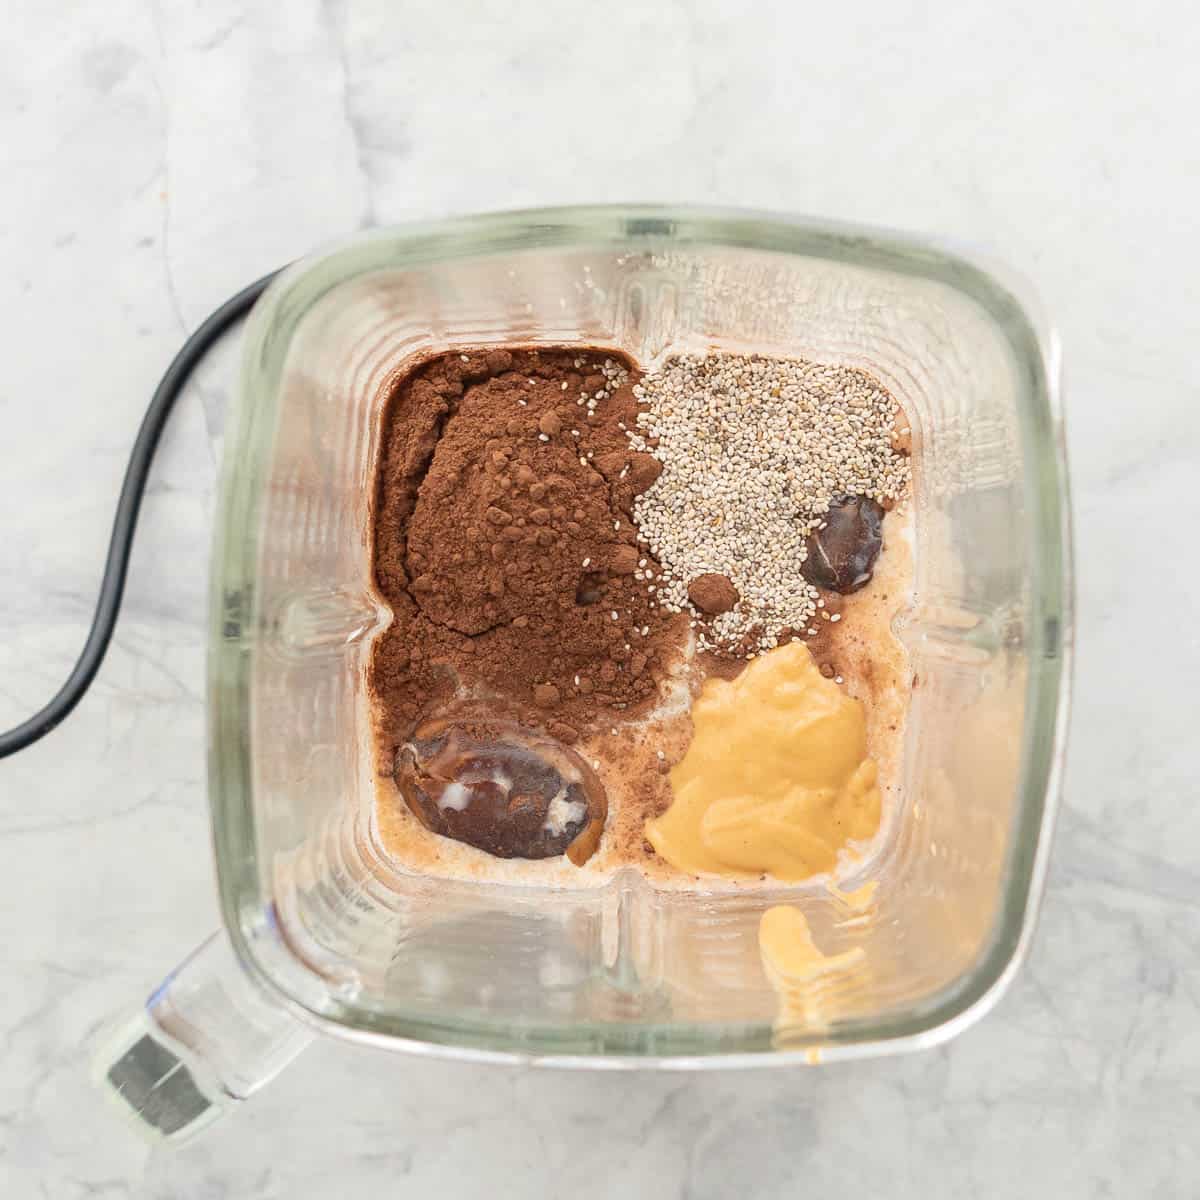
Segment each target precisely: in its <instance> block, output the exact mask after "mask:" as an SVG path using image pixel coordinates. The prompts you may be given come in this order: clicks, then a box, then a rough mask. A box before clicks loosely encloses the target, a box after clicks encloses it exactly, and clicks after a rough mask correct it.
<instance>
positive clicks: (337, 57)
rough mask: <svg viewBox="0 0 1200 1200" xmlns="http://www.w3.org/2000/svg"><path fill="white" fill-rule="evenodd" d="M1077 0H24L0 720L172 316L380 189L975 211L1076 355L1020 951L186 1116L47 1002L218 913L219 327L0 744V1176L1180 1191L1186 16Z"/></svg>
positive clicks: (1188, 365)
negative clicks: (548, 1064) (121, 578)
mask: <svg viewBox="0 0 1200 1200" xmlns="http://www.w3.org/2000/svg"><path fill="white" fill-rule="evenodd" d="M1151 7H1152V8H1156V9H1161V11H1157V12H1155V13H1148V12H1146V11H1145V6H1142V7H1141V8H1136V7H1131V6H1127V5H1120V4H1117V3H1115V2H1112V0H1105V2H1104V3H1101V4H1099V5H1091V6H1087V7H1079V6H1058V7H1054V6H1045V5H1042V4H1036V3H1034V2H1033V0H1016V2H1015V3H1014V4H1010V5H1004V6H997V5H995V4H992V3H988V2H986V0H965V2H963V3H960V4H956V5H953V6H945V7H943V8H941V9H940V10H937V11H936V14H935V12H934V10H926V9H924V8H921V7H920V6H917V7H910V6H904V5H901V6H896V5H894V4H884V3H882V2H879V0H871V2H869V3H867V4H860V5H831V6H823V7H816V6H809V5H773V6H768V5H759V6H755V5H752V6H750V7H749V8H747V7H746V6H744V5H743V6H737V5H732V4H725V3H721V2H720V0H695V2H691V0H680V2H678V3H667V4H661V5H651V6H640V5H630V6H627V7H622V6H609V8H607V9H606V10H605V12H604V15H603V17H601V16H600V15H599V10H598V9H596V8H595V6H592V5H587V4H584V3H582V2H581V0H568V2H566V3H563V4H561V5H557V6H546V5H506V6H498V5H492V4H485V3H478V4H466V5H455V4H416V5H408V6H395V5H390V4H387V3H385V2H384V0H330V2H329V3H326V4H318V3H315V2H314V0H296V2H295V3H290V4H287V5H279V4H269V3H266V0H217V2H214V3H211V4H204V5H182V4H176V3H172V2H170V0H165V2H158V0H154V2H152V0H112V2H111V3H107V4H104V5H65V4H64V5H42V4H35V3H32V2H30V3H18V4H17V5H16V6H15V11H14V13H11V14H6V16H7V21H6V34H7V36H5V37H4V38H3V39H0V148H2V149H0V155H2V156H3V161H4V167H5V169H4V171H3V172H2V173H0V178H2V179H3V183H2V185H0V261H2V262H3V263H4V267H5V269H4V271H3V272H2V273H0V313H2V314H3V321H4V331H5V337H4V343H3V344H4V370H3V374H2V375H0V417H2V424H0V428H2V429H3V436H2V437H0V530H2V531H3V538H2V540H0V724H5V725H7V724H9V723H12V722H13V721H15V720H16V719H18V718H19V717H21V716H23V715H24V714H25V713H26V712H27V711H29V710H31V709H32V708H33V707H34V706H36V705H38V704H40V703H41V702H43V701H44V700H45V698H46V697H47V696H48V695H49V694H50V693H51V692H52V691H53V690H54V688H55V687H56V686H57V685H58V683H59V682H60V680H61V679H62V677H63V676H64V675H65V673H66V671H67V670H68V668H69V665H70V663H71V661H72V659H73V657H74V655H75V653H76V652H77V650H78V647H79V645H80V643H81V640H82V637H83V634H84V631H85V628H86V623H87V621H88V618H89V615H90V607H91V604H92V597H93V593H94V589H95V586H96V581H97V575H98V571H99V567H100V564H101V561H102V557H103V549H104V543H105V539H106V537H107V533H108V527H109V522H110V519H111V510H112V505H113V501H114V498H115V495H116V489H117V486H118V484H119V480H120V477H121V473H122V471H123V468H124V462H125V455H126V452H127V449H128V447H129V444H130V442H131V439H132V437H133V434H134V432H135V430H136V426H137V423H138V421H139V419H140V417H141V414H142V411H143V410H144V407H145V404H146V402H147V399H148V396H149V393H150V390H151V388H152V387H153V385H154V383H155V382H156V380H157V378H158V375H159V373H160V371H161V369H162V368H163V366H164V365H165V364H166V362H167V360H168V359H169V357H170V355H171V354H172V352H173V350H174V349H175V347H176V346H177V345H178V343H179V340H180V338H181V336H182V335H183V333H184V331H185V330H187V329H190V328H193V327H194V326H195V324H196V323H197V322H198V321H199V320H200V319H201V318H202V317H203V316H204V314H205V313H206V312H207V311H208V310H209V309H210V307H211V306H212V305H213V304H215V303H216V302H217V301H219V300H220V299H222V298H223V297H224V296H225V295H226V294H228V293H229V292H231V291H233V290H234V289H235V288H237V287H238V286H240V285H241V284H242V283H243V282H245V281H247V280H249V279H250V278H252V277H254V276H256V275H258V274H260V273H261V272H263V271H265V270H268V269H270V268H272V267H274V266H276V265H279V264H280V263H282V262H284V261H287V260H289V259H291V258H294V257H296V256H297V255H300V254H302V253H304V252H306V251H307V250H309V249H310V248H311V247H313V246H314V245H315V244H318V243H321V242H323V241H326V240H328V239H330V238H333V237H336V236H339V235H341V234H343V233H346V232H348V231H352V230H354V229H357V228H360V227H362V226H364V225H367V224H372V223H377V222H386V221H392V220H399V219H403V218H406V217H412V216H417V215H427V214H437V213H445V212H458V211H470V210H478V209H485V208H495V207H510V206H515V205H523V204H531V203H553V202H568V201H583V200H596V201H604V200H628V199H664V200H665V199H671V200H686V201H693V202H702V203H729V204H739V205H748V206H761V207H767V208H775V209H782V210H793V211H806V212H813V213H820V214H824V215H831V216H837V217H843V218H847V219H853V220H860V221H865V222H873V223H882V224H888V225H894V226H901V227H909V228H914V229H925V230H929V231H934V232H938V233H941V234H945V235H949V236H952V237H955V238H960V239H964V240H967V241H969V242H974V243H978V244H981V245H984V246H986V247H988V248H990V249H992V250H994V251H995V252H997V253H998V254H999V255H1000V256H1002V257H1003V258H1006V259H1008V260H1009V261H1011V262H1012V263H1013V264H1015V265H1017V266H1018V267H1020V268H1021V269H1023V270H1024V272H1025V273H1026V274H1028V275H1029V276H1030V277H1032V278H1033V279H1034V280H1035V281H1036V284H1037V286H1038V289H1039V290H1040V292H1041V294H1042V296H1043V299H1044V301H1045V304H1046V306H1047V308H1048V310H1049V311H1050V313H1051V314H1053V316H1054V318H1055V320H1056V322H1057V324H1058V325H1059V327H1060V329H1061V331H1062V335H1063V341H1064V347H1065V354H1066V362H1067V368H1068V385H1069V397H1068V398H1069V404H1070V419H1069V424H1070V429H1069V441H1070V450H1071V453H1072V456H1073V461H1072V466H1073V472H1074V484H1075V499H1076V532H1077V562H1078V577H1079V613H1080V623H1079V638H1078V642H1079V655H1078V670H1077V676H1076V684H1077V703H1076V708H1075V719H1074V731H1073V739H1072V747H1071V753H1070V759H1069V770H1068V779H1067V790H1066V796H1065V803H1064V807H1063V812H1062V818H1061V822H1060V828H1059V834H1058V838H1057V845H1056V852H1055V857H1054V864H1053V868H1052V873H1051V880H1050V887H1049V891H1048V895H1047V899H1046V903H1045V907H1044V911H1043V916H1042V921H1041V926H1040V929H1039V933H1038V937H1037V940H1036V944H1035V947H1034V951H1033V954H1032V957H1031V959H1030V961H1029V963H1028V965H1027V967H1026V969H1025V970H1024V971H1023V973H1022V974H1021V976H1020V977H1019V979H1018V981H1017V983H1016V985H1015V986H1014V987H1013V989H1012V991H1011V992H1010V993H1009V995H1008V996H1007V997H1006V998H1005V999H1004V1001H1003V1002H1002V1003H1001V1004H1000V1006H999V1007H998V1008H997V1010H996V1011H995V1012H994V1013H993V1014H992V1015H991V1016H989V1017H988V1018H987V1019H986V1020H985V1021H984V1022H983V1023H982V1024H981V1025H980V1026H978V1027H977V1028H975V1029H974V1030H972V1031H970V1032H969V1033H968V1034H966V1035H965V1036H964V1037H963V1038H961V1039H960V1040H958V1041H957V1042H955V1043H953V1044H951V1045H950V1046H947V1047H945V1048H943V1049H941V1050H938V1051H935V1052H931V1053H927V1054H923V1055H918V1056H914V1057H908V1058H903V1059H896V1060H888V1061H880V1062H871V1063H863V1064H858V1065H854V1066H848V1067H841V1068H829V1069H821V1070H815V1071H804V1072H799V1073H788V1074H780V1073H770V1072H752V1073H747V1074H740V1075H717V1076H696V1077H687V1076H655V1075H650V1074H635V1075H615V1076H614V1075H605V1074H597V1075H579V1074H572V1075H563V1074H553V1073H545V1072H538V1071H533V1070H517V1069H507V1068H497V1067H477V1066H465V1065H452V1064H445V1063H438V1062H428V1061H411V1060H408V1059H405V1058H402V1057H396V1056H388V1055H380V1054H371V1053H368V1052H365V1051H362V1050H359V1049H356V1048H353V1047H349V1046H343V1045H337V1044H333V1043H322V1044H321V1045H319V1046H318V1047H316V1048H315V1049H314V1050H312V1051H310V1052H309V1053H308V1054H307V1055H305V1056H304V1057H303V1058H302V1059H301V1060H300V1061H299V1062H298V1063H297V1064H296V1066H295V1067H293V1068H292V1069H291V1070H290V1071H289V1072H288V1073H287V1074H285V1075H284V1076H283V1077H282V1078H281V1079H280V1080H279V1081H278V1082H277V1083H276V1084H275V1085H273V1086H272V1087H271V1088H270V1089H269V1090H267V1091H266V1092H265V1093H263V1094H262V1095H261V1096H260V1097H258V1098H256V1099H255V1100H254V1101H253V1102H252V1103H251V1104H249V1105H248V1106H246V1109H245V1111H244V1113H243V1114H242V1115H241V1119H239V1120H238V1121H236V1122H230V1123H228V1124H226V1125H224V1126H222V1127H220V1128H218V1129H216V1130H214V1131H213V1132H212V1133H211V1135H210V1136H208V1137H206V1138H204V1139H202V1140H200V1141H197V1142H196V1143H194V1144H192V1145H190V1146H188V1147H187V1148H185V1149H183V1150H182V1151H180V1152H179V1153H175V1154H171V1153H167V1152H162V1151H154V1152H151V1151H149V1150H148V1149H147V1148H146V1147H144V1146H142V1145H141V1144H140V1143H139V1142H137V1141H135V1140H133V1139H132V1138H130V1137H129V1136H127V1134H126V1133H125V1131H124V1130H123V1129H122V1128H121V1127H120V1126H119V1125H118V1124H115V1123H113V1122H112V1121H111V1119H110V1116H109V1114H107V1113H106V1112H105V1111H103V1109H102V1107H101V1106H100V1102H99V1101H98V1100H97V1099H96V1097H95V1096H94V1094H93V1093H92V1092H91V1091H90V1090H89V1088H88V1087H87V1080H86V1061H85V1058H84V1055H83V1053H82V1051H81V1046H82V1045H83V1044H85V1043H86V1042H87V1041H88V1040H89V1039H90V1038H92V1037H94V1035H95V1033H96V1031H97V1030H98V1029H99V1028H100V1027H101V1026H102V1025H103V1023H104V1021H105V1020H107V1019H108V1018H109V1017H110V1016H111V1015H112V1014H114V1013H119V1012H121V1011H122V1010H123V1009H125V1008H126V1007H127V1006H128V1005H129V1004H130V1003H131V1002H133V1001H136V999H137V998H138V997H140V996H142V995H144V994H145V992H146V991H147V989H148V988H149V987H150V986H152V985H153V984H154V983H155V982H156V981H157V980H158V979H159V978H160V977H161V974H162V972H163V971H164V969H166V968H168V967H169V966H170V965H171V964H172V963H174V962H175V961H177V959H178V958H179V957H180V955H181V954H182V953H184V952H185V951H186V950H187V949H188V948H189V947H191V946H192V945H194V944H195V943H196V942H197V941H198V940H199V939H200V938H201V937H202V936H203V935H204V934H205V933H207V932H208V930H209V929H210V928H211V927H212V926H214V925H215V923H216V919H217V917H216V906H215V901H214V895H213V886H212V867H211V864H210V858H209V849H208V822H207V814H206V811H205V798H204V763H203V742H204V730H203V639H202V629H203V621H204V606H205V592H206V574H207V558H208V545H209V536H210V526H211V518H212V509H213V491H214V482H215V474H216V470H217V465H218V462H219V457H220V450H221V440H222V431H223V419H224V408H225V403H226V399H227V396H228V393H229V390H230V387H231V382H232V375H233V364H234V362H235V357H236V347H234V346H229V347H224V348H223V349H222V352H221V353H220V355H219V356H218V357H217V358H215V359H214V360H212V361H211V362H209V363H207V364H206V365H205V367H204V368H203V370H202V371H201V372H200V373H199V377H198V379H197V380H196V382H195V385H194V386H193V388H192V389H191V392H190V394H189V396H188V397H187V398H186V399H185V401H184V402H183V403H182V405H181V407H180V409H179V411H178V413H177V414H176V416H175V418H174V420H173V422H172V425H171V427H170V430H169V431H168V434H167V438H166V441H165V444H164V446H163V448H162V451H161V453H160V456H159V460H158V463H157V466H156V469H155V472H154V478H153V484H152V487H151V489H150V493H149V495H148V497H147V502H146V505H145V509H144V516H143V519H142V525H141V528H140V530H139V534H138V542H137V549H136V552H135V555H134V562H133V569H132V573H131V576H130V582H129V590H128V596H127V600H126V607H125V614H124V616H123V618H122V622H121V626H120V631H119V633H118V636H117V639H116V642H115V644H114V646H113V648H112V651H111V653H110V656H109V659H108V661H107V663H106V665H105V667H104V670H103V672H102V674H101V676H100V678H99V681H98V683H97V684H96V686H95V688H94V689H93V691H92V692H91V694H90V695H89V696H88V698H87V699H86V700H85V701H84V703H83V705H82V706H81V708H80V709H79V711H78V712H77V713H76V714H75V716H73V717H72V718H71V720H70V721H69V723H68V724H66V725H65V726H64V727H63V728H62V729H61V730H60V731H59V732H58V733H56V734H55V735H54V736H53V737H51V738H49V739H48V740H46V741H45V742H43V743H42V744H41V745H39V746H37V747H35V748H34V749H32V750H30V751H28V752H27V753H25V754H22V755H20V756H19V757H17V758H15V759H13V760H11V761H9V762H5V763H4V764H2V765H0V797H2V798H3V805H2V806H0V879H2V880H3V881H4V889H5V900H6V903H5V904H4V905H3V915H2V916H0V933H2V936H3V944H4V946H5V951H6V976H7V978H6V986H5V987H4V988H2V989H0V1195H3V1196H4V1197H6V1198H8V1197H12V1198H13V1200H24V1198H25V1197H39V1196H47V1197H53V1198H54V1200H73V1198H74V1197H83V1196H105V1197H112V1198H113V1200H122V1198H124V1197H163V1198H166V1197H172V1198H175V1197H210V1198H213V1200H218V1198H221V1200H223V1198H225V1197H229V1198H237V1200H249V1198H259V1197H261V1198H264V1200H265V1198H271V1197H287V1198H288V1200H300V1198H302V1197H326V1196H334V1195H353V1194H361V1195H375V1194H387V1195H407V1194H412V1195H424V1194H437V1195H442V1196H446V1197H458V1196H464V1197H466V1196H476V1195H486V1196H489V1197H494V1198H496V1200H502V1198H506V1197H524V1196H531V1195H545V1196H564V1197H570V1198H571V1200H586V1198H588V1197H592V1196H595V1197H607V1196H612V1195H622V1196H629V1197H640V1196H656V1197H657V1196H673V1195H678V1196H680V1197H689V1198H691V1200H707V1198H709V1197H729V1196H740V1195H747V1196H754V1197H756V1198H763V1200H770V1198H772V1197H783V1196H795V1195H800V1194H803V1193H804V1191H805V1190H806V1189H812V1190H813V1191H814V1192H815V1191H816V1190H817V1189H820V1190H821V1191H823V1192H829V1191H831V1190H832V1189H834V1188H836V1189H838V1191H839V1193H844V1194H850V1195H863V1196H914V1197H941V1196H946V1197H961V1196H969V1197H1001V1196H1008V1195H1030V1196H1041V1195H1050V1196H1055V1197H1059V1198H1062V1200H1069V1198H1073V1197H1092V1196H1106V1195H1108V1196H1115V1197H1132V1196H1155V1197H1174V1196H1192V1195H1195V1194H1196V1191H1197V1189H1198V1188H1200V1152H1198V1151H1197V1149H1196V1146H1197V1142H1196V1134H1195V1131H1196V1124H1197V1117H1198V1115H1200V1082H1198V1081H1200V923H1198V922H1197V920H1196V897H1197V895H1198V894H1200V868H1198V867H1197V865H1196V862H1197V850H1200V809H1198V808H1197V806H1196V805H1195V803H1194V801H1195V795H1196V788H1195V776H1196V771H1195V765H1194V761H1193V751H1192V750H1191V746H1192V743H1193V738H1192V737H1191V724H1192V721H1193V719H1194V713H1195V710H1196V703H1195V698H1194V695H1193V693H1194V690H1195V684H1196V681H1197V680H1198V679H1200V634H1198V633H1197V628H1198V626H1197V605H1196V601H1195V597H1196V594H1197V592H1198V591H1200V567H1198V566H1197V562H1198V560H1197V558H1196V556H1195V554H1194V552H1193V551H1192V548H1191V545H1190V542H1191V536H1190V535H1191V530H1192V529H1193V528H1194V527H1195V525H1196V523H1197V518H1200V500H1198V499H1197V493H1196V488H1195V483H1194V479H1195V470H1196V463H1197V462H1198V461H1200V383H1198V382H1197V381H1198V378H1200V376H1198V375H1197V371H1196V367H1195V329H1196V314H1197V312H1198V311H1200V290H1198V286H1197V282H1196V279H1197V274H1196V271H1195V269H1194V266H1195V261H1194V260H1195V247H1196V246H1197V245H1198V244H1200V239H1198V235H1200V159H1198V156H1197V151H1196V145H1197V143H1196V139H1195V136H1194V128H1193V126H1194V120H1193V114H1194V113H1195V112H1196V111H1197V110H1198V109H1200V75H1198V74H1197V72H1196V71H1195V69H1194V64H1195V62H1196V61H1197V58H1198V56H1200V33H1198V27H1197V25H1196V23H1195V22H1194V21H1190V20H1188V19H1187V15H1186V13H1184V12H1182V11H1180V10H1176V9H1172V7H1171V6H1169V5H1166V4H1163V5H1160V6H1153V5H1152V6H1151Z"/></svg>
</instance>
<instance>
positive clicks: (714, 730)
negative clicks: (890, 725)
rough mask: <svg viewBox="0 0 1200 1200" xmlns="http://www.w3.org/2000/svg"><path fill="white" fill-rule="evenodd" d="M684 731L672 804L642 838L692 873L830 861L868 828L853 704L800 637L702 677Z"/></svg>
mask: <svg viewBox="0 0 1200 1200" xmlns="http://www.w3.org/2000/svg"><path fill="white" fill-rule="evenodd" d="M692 719H693V722H694V725H695V736H694V737H693V739H692V743H691V745H690V746H689V748H688V751H687V753H686V754H685V755H684V757H683V759H682V761H681V762H680V763H679V764H678V765H677V766H676V767H675V768H674V769H673V770H672V772H671V789H672V792H673V794H674V797H675V799H674V802H673V803H672V805H671V807H670V808H669V809H668V810H667V812H666V813H665V814H664V815H663V816H661V817H659V818H657V819H656V820H652V821H649V822H647V824H646V837H647V838H648V839H649V841H650V843H651V844H652V845H653V846H654V848H655V850H656V851H657V852H658V853H659V854H660V855H661V856H662V857H663V858H664V859H666V860H667V861H668V862H669V863H671V865H672V866H674V867H677V868H678V869H680V870H683V871H689V872H692V873H694V874H702V873H711V874H716V875H726V876H739V875H761V874H764V873H765V874H769V875H772V876H774V877H775V878H776V879H779V880H782V881H784V882H795V881H797V880H802V879H807V878H809V877H810V876H813V875H818V874H821V873H824V872H828V871H832V870H833V869H834V868H835V867H836V866H837V861H838V855H839V853H840V852H841V851H842V850H843V849H845V848H847V847H848V845H849V844H850V843H851V842H855V841H860V840H866V839H869V838H871V837H872V836H873V835H874V834H875V832H876V830H877V829H878V828H879V817H880V796H879V788H878V786H877V770H876V766H875V763H874V762H873V761H872V760H871V759H870V758H868V757H867V727H866V718H865V713H864V710H863V706H862V704H860V703H859V702H858V701H857V700H854V699H852V698H851V697H850V696H848V695H846V693H845V692H844V691H843V690H842V689H841V688H839V687H838V686H837V685H836V684H835V683H833V682H832V681H830V680H828V679H825V678H824V677H823V676H822V675H821V673H820V671H819V670H818V669H817V667H816V664H815V663H814V662H813V659H812V655H811V654H810V653H809V651H808V649H807V647H806V646H804V645H803V644H802V643H799V642H792V643H790V644H788V645H786V646H781V647H779V648H778V649H776V650H772V651H770V652H769V653H767V654H764V655H762V656H760V657H759V658H756V659H755V660H754V661H753V662H751V664H750V665H749V666H748V667H747V668H746V670H745V671H743V672H742V674H741V675H740V676H738V678H737V679H735V680H733V681H732V682H728V681H725V680H720V679H711V678H710V679H708V680H707V681H706V682H705V684H704V687H703V689H702V690H701V693H700V696H699V697H698V698H697V700H696V702H695V704H694V705H693V708H692Z"/></svg>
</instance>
